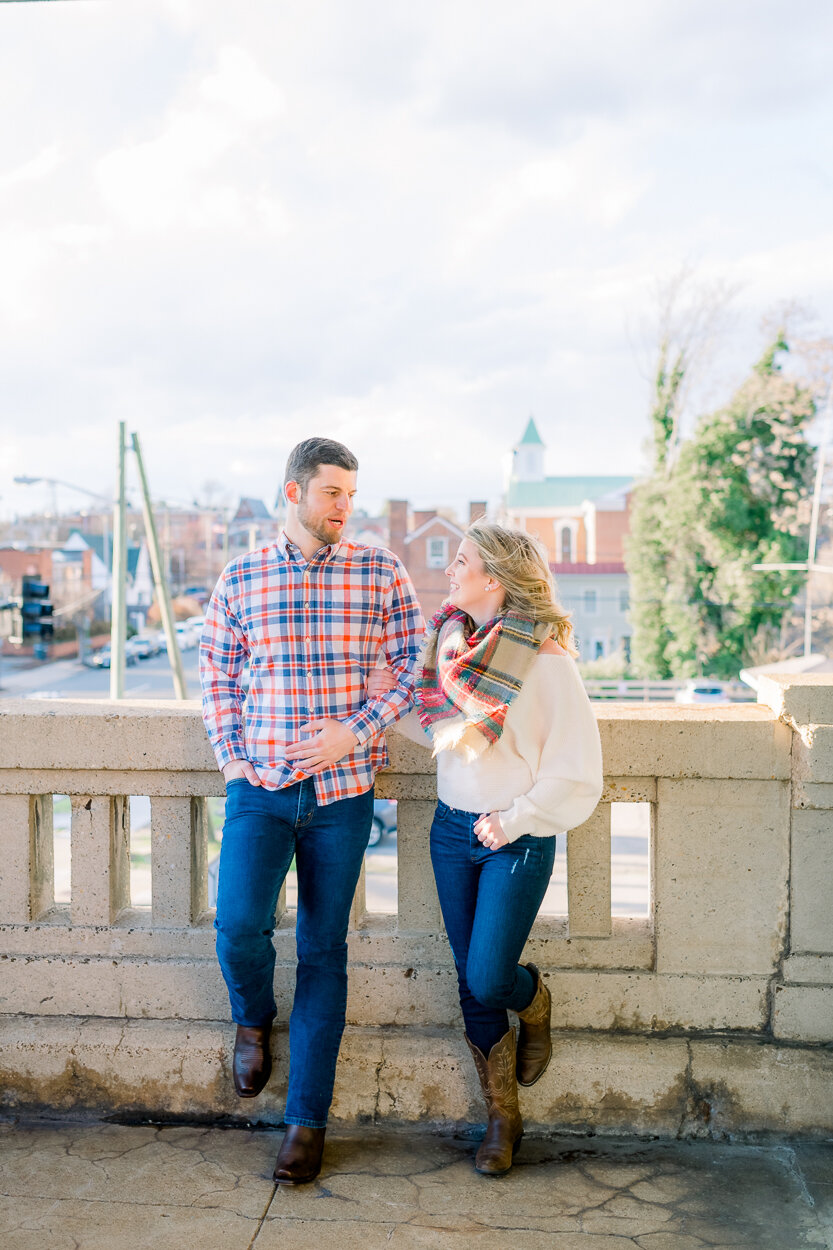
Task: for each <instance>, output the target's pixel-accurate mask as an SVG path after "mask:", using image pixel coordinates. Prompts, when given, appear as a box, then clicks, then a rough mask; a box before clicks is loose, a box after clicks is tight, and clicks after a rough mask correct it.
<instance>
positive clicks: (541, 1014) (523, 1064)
mask: <svg viewBox="0 0 833 1250" xmlns="http://www.w3.org/2000/svg"><path fill="white" fill-rule="evenodd" d="M525 967H526V968H527V969H528V971H529V972H531V973H532V975H533V977H534V978H535V981H536V983H537V984H536V989H535V997H534V998H533V1000H532V1002H531V1003H530V1004H529V1006H528V1007H526V1008H524V1010H523V1011H519V1012H518V1019H519V1020H520V1022H521V1028H520V1034H519V1036H518V1067H517V1073H518V1084H519V1085H534V1084H535V1082H536V1081H537V1080H538V1078H539V1077H540V1076H543V1075H544V1072H545V1071H546V1070H547V1065H548V1064H549V1061H550V1059H551V1058H552V1033H551V1032H550V1012H551V1011H552V995H551V994H550V992H549V990H548V989H547V987H546V985H544V982H543V980H542V978H541V974H540V972H539V971H538V969H537V968H536V967H535V964H526V965H525Z"/></svg>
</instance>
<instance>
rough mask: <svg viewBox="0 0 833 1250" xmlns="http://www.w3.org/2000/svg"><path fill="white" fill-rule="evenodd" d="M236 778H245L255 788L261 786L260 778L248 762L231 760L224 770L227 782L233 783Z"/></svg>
mask: <svg viewBox="0 0 833 1250" xmlns="http://www.w3.org/2000/svg"><path fill="white" fill-rule="evenodd" d="M235 777H245V778H246V780H247V781H250V782H251V783H252V785H253V786H259V785H260V778H259V777H258V775H257V773H256V772H255V770H254V768H253V767H252V765H251V764H250V763H249V761H248V760H229V762H228V764H226V765H225V767H224V768H223V778H224V780H225V781H227V782H228V781H233V780H234V778H235Z"/></svg>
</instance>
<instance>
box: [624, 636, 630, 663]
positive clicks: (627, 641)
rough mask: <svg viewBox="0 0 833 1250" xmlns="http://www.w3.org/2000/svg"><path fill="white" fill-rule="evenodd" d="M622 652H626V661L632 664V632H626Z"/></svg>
mask: <svg viewBox="0 0 833 1250" xmlns="http://www.w3.org/2000/svg"><path fill="white" fill-rule="evenodd" d="M622 653H623V654H624V657H625V663H626V664H630V662H631V640H630V634H626V635H625V637H624V638H623V639H622Z"/></svg>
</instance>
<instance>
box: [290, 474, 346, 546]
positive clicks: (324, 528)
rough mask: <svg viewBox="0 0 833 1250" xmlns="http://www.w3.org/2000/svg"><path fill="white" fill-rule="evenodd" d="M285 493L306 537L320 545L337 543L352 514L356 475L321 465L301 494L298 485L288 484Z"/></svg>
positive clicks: (294, 483) (295, 483)
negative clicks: (310, 537) (314, 539)
mask: <svg viewBox="0 0 833 1250" xmlns="http://www.w3.org/2000/svg"><path fill="white" fill-rule="evenodd" d="M286 493H287V498H288V499H289V501H290V503H294V504H295V506H296V508H297V516H298V520H299V521H300V523H301V525H303V527H304V529H305V530H306V531H307V533H308V534H312V536H313V537H314V538H317V539H318V541H319V542H320V543H337V542H338V541H339V540H340V539H341V536H342V534H343V533H344V526H345V524H346V522H347V518H348V517H349V516H350V513H351V512H352V511H353V496H354V495H355V493H356V474H355V473H353V472H351V471H350V470H349V469H339V468H338V467H337V466H336V465H331V464H322V465H319V467H318V471H317V472H316V474H315V476H314V477H311V478H310V480H309V482H308V483H307V487H306V490H304V491H303V492H302V491H301V487H300V486H299V484H298V483H297V482H287V485H286Z"/></svg>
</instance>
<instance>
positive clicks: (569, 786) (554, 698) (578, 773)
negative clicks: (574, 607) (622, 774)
mask: <svg viewBox="0 0 833 1250" xmlns="http://www.w3.org/2000/svg"><path fill="white" fill-rule="evenodd" d="M545 654H546V653H545ZM530 677H531V680H532V681H533V682H534V685H533V686H532V687H531V688H530V693H531V694H532V695H533V696H534V697H533V700H532V701H531V703H530V702H529V701H528V702H527V710H526V712H525V720H524V722H523V723H522V724H519V725H518V726H517V727H516V731H515V732H516V737H517V739H518V743H519V747H520V748H521V750H522V751H523V752H524V755H525V756H526V758H527V760H528V762H529V764H530V768H531V769H532V773H533V777H534V778H535V780H534V782H533V785H532V787H531V788H530V789H529V790H528V791H527V793H526V794H522V795H520V796H519V797H518V798H517V799H515V801H514V802H513V803H512V804H511V805H510V806H509V807H508V808H507V809H506V810H505V811H502V812H499V813H498V816H499V818H500V824H501V827H502V829H503V831H504V833H505V835H506V838H507V841H510V842H512V841H514V840H515V838H519V837H521V835H522V834H525V833H539V834H553V833H563V832H564V831H565V830H566V829H574V828H575V827H576V825H581V824H583V823H584V821H585V820H587V819H588V817H589V816H590V815H591V814H592V812H593V810H594V808H595V807H596V804H597V803H598V801H599V798H600V797H601V793H602V785H603V774H602V750H601V743H600V741H599V728H598V725H597V723H596V717H595V714H594V712H593V708H592V706H591V704H590V700H589V699H588V697H587V693H586V691H585V689H584V686H583V684H582V681H581V677H580V676H579V672H578V669H577V668H576V666H575V664H574V663H573V661H572V660H571V659H569V658H568V657H566V656H565V657H563V658H562V657H560V656H558V657H556V656H553V657H551V658H545V659H543V660H541V661H539V662H538V663H536V666H535V670H534V673H533V674H531V675H530ZM518 710H519V711H520V710H521V709H520V708H519V709H518Z"/></svg>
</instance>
